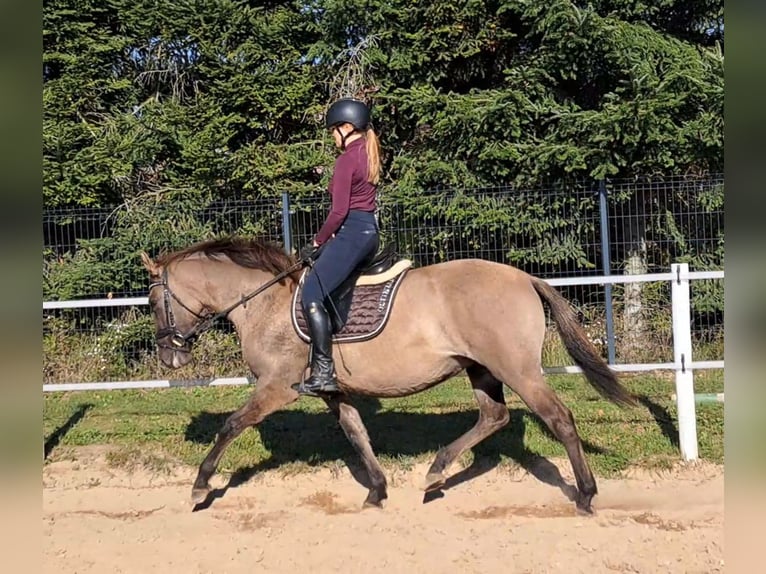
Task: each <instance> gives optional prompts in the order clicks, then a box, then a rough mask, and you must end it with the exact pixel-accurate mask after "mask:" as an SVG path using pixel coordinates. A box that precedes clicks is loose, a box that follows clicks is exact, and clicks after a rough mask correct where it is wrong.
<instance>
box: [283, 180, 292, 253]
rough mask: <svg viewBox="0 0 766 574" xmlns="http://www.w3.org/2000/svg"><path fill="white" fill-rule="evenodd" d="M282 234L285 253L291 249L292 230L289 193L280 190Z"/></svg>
mask: <svg viewBox="0 0 766 574" xmlns="http://www.w3.org/2000/svg"><path fill="white" fill-rule="evenodd" d="M282 235H284V238H285V239H284V246H285V253H287V254H288V255H290V253H291V252H292V250H293V231H292V228H291V226H290V194H289V193H287V192H286V191H283V192H282Z"/></svg>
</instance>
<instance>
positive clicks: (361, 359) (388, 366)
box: [141, 236, 637, 515]
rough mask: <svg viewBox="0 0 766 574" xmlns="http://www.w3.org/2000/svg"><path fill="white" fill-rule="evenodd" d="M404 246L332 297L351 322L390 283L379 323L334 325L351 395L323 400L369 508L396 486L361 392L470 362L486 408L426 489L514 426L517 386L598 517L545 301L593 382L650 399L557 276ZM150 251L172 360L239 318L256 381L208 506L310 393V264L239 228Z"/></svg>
mask: <svg viewBox="0 0 766 574" xmlns="http://www.w3.org/2000/svg"><path fill="white" fill-rule="evenodd" d="M379 255H380V254H379ZM393 255H394V257H393V258H392V257H391V253H389V254H388V260H385V259H386V258H385V257H382V256H381V257H377V258H376V259H375V260H374V261H373V262H366V263H365V265H366V266H360V267H359V268H358V269H357V271H356V272H355V274H353V275H352V277H351V278H350V279H349V281H348V282H347V285H346V286H345V294H338V293H334V294H333V295H332V297H331V302H334V303H335V304H336V305H335V306H334V307H336V306H339V305H342V304H344V301H345V310H346V313H345V321H346V322H345V323H344V322H343V321H340V322H339V323H338V326H337V328H338V329H346V327H348V326H349V325H351V326H353V319H354V317H355V314H357V313H361V311H359V309H361V308H362V307H365V305H364V304H359V305H356V304H355V303H354V301H355V300H356V299H358V298H359V297H362V298H364V296H365V292H364V291H363V290H364V289H370V288H374V287H378V295H380V297H378V295H376V296H375V298H374V301H373V305H372V307H376V309H377V311H382V312H383V313H384V319H383V321H382V322H380V321H379V322H378V323H376V326H375V328H374V329H373V328H368V329H367V330H366V331H365V330H362V331H361V332H359V331H358V330H357V332H351V335H353V336H350V337H348V338H346V339H343V337H341V335H342V330H341V331H337V332H336V333H335V335H334V337H336V339H335V344H334V345H333V353H334V359H335V365H336V372H337V378H338V381H339V386H340V388H341V391H342V392H341V393H336V394H331V395H330V394H328V395H322V396H321V397H320V398H321V400H323V401H324V402H325V403H326V405H327V407H328V408H329V409H330V411H331V412H332V413H333V414H334V416H335V417H336V419H337V421H338V422H339V425H340V427H341V428H342V430H343V431H344V433H345V435H346V436H347V438H348V440H349V441H350V443H351V444H352V445H353V447H354V449H355V451H356V453H357V454H358V456H359V457H360V458H361V461H362V463H363V466H364V468H365V470H366V472H367V475H368V478H369V481H368V483H367V484H368V493H367V497H366V498H365V500H364V503H363V507H382V506H383V502H384V500H386V499H387V497H388V492H387V482H386V476H385V473H384V471H383V469H382V468H381V465H380V463H379V462H378V460H377V458H376V455H375V453H374V451H373V448H372V445H371V443H370V438H369V436H368V433H367V429H366V428H365V425H364V423H363V421H362V418H361V417H360V415H359V412H358V410H357V409H356V408H355V407H354V405H353V402H352V397H353V396H363V397H378V398H392V397H404V396H407V395H412V394H414V393H419V392H422V391H424V390H426V389H429V388H431V387H433V386H435V385H438V384H440V383H442V382H444V381H446V380H448V379H450V378H452V377H454V376H456V375H457V374H459V373H460V372H462V371H465V374H466V375H467V378H468V380H469V382H470V385H471V387H472V388H473V392H474V395H475V398H476V401H477V403H478V406H479V417H478V421H477V422H476V423H475V425H474V426H473V427H472V428H471V429H470V430H468V431H467V432H465V433H464V434H463V435H461V436H459V437H458V438H457V439H456V440H454V441H453V442H452V443H450V444H448V445H446V446H444V447H443V448H441V449H440V450H439V451H438V452H437V454H436V456H435V459H434V460H433V463H432V464H431V466H430V467H429V469H428V471H427V474H426V478H425V484H424V486H423V489H424V490H425V491H426V492H430V491H437V490H440V489H441V488H442V487H443V486H444V485H445V482H446V477H445V472H446V471H447V469H448V468H449V466H450V465H451V464H452V463H453V462H454V461H455V460H456V459H457V458H458V457H459V456H460V455H461V454H462V453H463V452H465V451H466V450H467V449H469V448H472V447H474V446H476V445H477V444H478V443H480V442H481V441H482V440H484V439H486V438H487V437H489V436H490V435H492V434H493V433H495V432H497V431H499V430H500V429H501V428H503V427H504V426H505V425H507V424H508V422H509V420H510V414H509V410H508V407H507V405H506V403H505V398H504V387H507V388H508V389H510V390H511V391H512V392H515V393H516V394H517V395H518V396H519V397H520V398H521V400H522V401H523V402H524V403H525V404H526V406H527V407H528V408H529V409H530V410H531V411H532V412H533V413H535V414H536V415H537V416H538V417H539V418H540V419H541V420H542V421H543V422H544V423H545V424H546V425H547V426H548V428H549V429H550V430H551V432H552V433H553V435H554V436H555V437H556V438H557V439H558V440H559V441H560V442H561V443H562V444H563V445H564V447H565V449H566V452H567V456H568V458H569V461H570V463H571V465H572V469H573V472H574V475H575V481H576V485H577V493H576V494H575V495H574V497H573V498H574V502H575V505H576V510H577V512H579V513H581V514H586V515H587V514H592V513H593V509H592V499H593V497H594V496H595V495H596V494H597V492H598V489H597V485H596V480H595V478H594V476H593V473H592V472H591V469H590V467H589V465H588V463H587V461H586V458H585V453H584V451H583V446H582V442H581V440H580V437H579V435H578V431H577V428H576V424H575V420H574V417H573V416H572V413H571V411H570V410H569V409H568V408H567V407H566V406H565V405H564V404H563V403H562V401H561V400H560V399H559V397H558V396H557V395H556V393H555V392H554V391H553V389H552V388H551V387H550V386H549V385H548V384H547V382H546V381H545V378H544V376H543V370H542V346H543V338H544V336H545V331H546V315H545V309H544V306H543V303H546V304H547V305H548V307H549V308H550V311H551V315H552V318H553V320H554V322H555V324H556V326H557V329H558V332H559V335H560V336H561V338H562V340H563V343H564V345H565V347H566V349H567V352H568V353H569V355H570V356H571V357H572V359H573V360H574V361H575V363H576V364H577V365H578V366H579V367H580V368H581V369H582V371H583V373H584V375H585V378H586V379H587V380H588V382H589V383H590V384H591V385H592V386H593V388H594V389H595V390H596V391H597V392H598V393H600V395H601V396H603V397H604V398H606V399H607V400H609V401H611V402H613V403H615V404H617V405H619V406H620V407H622V408H627V407H630V406H635V405H636V404H637V401H636V398H635V397H634V396H633V395H632V394H631V393H630V392H628V390H627V389H626V388H624V387H623V386H622V385H621V383H620V382H619V380H618V378H617V376H616V373H615V372H614V371H613V370H612V369H610V368H609V365H608V364H607V363H606V362H605V361H604V359H603V358H602V357H601V356H600V355H599V353H598V352H597V350H596V349H595V347H594V346H593V345H592V343H591V342H590V341H589V340H588V338H587V337H586V335H585V333H584V331H583V328H582V327H581V325H580V324H579V322H578V320H577V316H576V314H575V313H574V311H573V309H572V307H571V306H570V304H569V302H568V301H567V300H566V299H565V298H564V297H563V296H562V295H561V294H560V293H559V292H558V291H557V290H556V289H555V288H553V287H552V286H550V285H549V284H548V283H546V282H545V281H544V280H542V279H540V278H537V277H534V276H533V275H530V274H528V273H526V272H524V271H522V270H520V269H517V268H515V267H513V266H510V265H506V264H501V263H495V262H491V261H486V260H482V259H457V260H451V261H446V262H440V263H435V264H430V265H424V266H420V267H418V266H414V265H412V262H411V261H409V260H407V259H403V258H401V257H398V258H397V256H396V254H395V253H394V254H393ZM141 260H142V263H143V266H144V267H145V269H146V271H148V273H149V288H148V292H149V295H148V298H149V303H150V306H151V313H152V316H153V318H154V323H155V327H156V334H155V337H156V344H157V353H158V355H159V358H160V360H161V362H162V363H163V364H164V365H165V366H167V367H170V368H179V367H182V366H183V365H186V364H188V363H189V362H190V361H191V360H192V350H193V344H194V341H195V340H196V337H197V335H199V334H200V333H201V332H203V331H204V330H206V329H207V328H209V327H210V326H211V325H212V324H213V323H214V322H215V321H217V320H218V319H221V318H226V319H228V320H229V321H230V322H231V323H232V324H233V326H234V328H235V330H236V332H237V334H238V338H239V341H240V345H241V350H242V354H243V358H244V361H245V362H246V364H247V365H248V367H249V368H250V370H251V371H252V374H253V375H254V377H255V378H256V379H257V383H256V385H255V389H254V391H253V392H252V394H251V395H250V397H249V399H248V400H247V402H246V403H245V404H244V405H243V406H242V407H241V408H239V409H238V410H236V411H234V412H233V413H232V414H231V415H230V416H229V417H228V418H227V419H226V421H225V422H224V424H223V425H222V427H221V429H220V431H219V432H218V434H217V437H216V441H215V443H214V445H213V446H212V448H211V449H210V451H209V452H208V454H207V455H206V457H205V459H204V460H203V462H202V463H201V464H200V466H199V469H198V473H197V477H196V479H195V481H194V484H193V487H192V502H193V503H195V504H202V503H204V502H205V501H206V500H207V498H208V497H209V495H210V487H209V481H210V478H211V477H212V475H213V474H214V473H215V472H216V470H217V466H218V463H219V461H220V459H221V457H222V455H223V453H224V451H225V449H226V448H227V446H228V445H229V444H230V443H231V442H232V441H233V440H235V438H236V437H237V436H238V435H239V434H240V433H242V432H243V431H244V430H245V429H247V428H248V427H250V426H253V427H255V426H257V425H258V424H259V423H260V422H262V421H263V420H264V419H265V418H266V417H267V416H269V415H270V414H271V413H273V412H275V411H277V410H279V409H281V408H283V407H285V406H287V405H289V404H290V403H292V402H294V401H296V400H297V399H298V398H299V396H300V395H299V394H298V393H297V392H296V390H294V388H293V386H294V385H295V384H296V383H297V382H299V381H300V380H301V378H302V377H304V376H305V375H306V371H307V363H308V361H307V355H308V340H307V339H306V336H305V333H302V332H301V329H300V321H299V320H297V319H296V308H297V307H299V304H296V301H298V300H299V299H297V293H298V290H299V289H300V286H301V282H302V274H303V273H304V272H305V271H306V269H305V262H302V261H300V260H299V258H298V257H295V256H293V255H290V254H287V253H285V251H284V249H283V248H282V247H280V245H279V244H277V243H274V242H268V241H265V240H260V239H257V238H244V237H238V236H229V237H223V238H216V239H210V240H206V241H200V242H198V243H195V244H193V245H190V246H188V247H186V248H183V249H181V250H178V251H174V252H169V253H162V254H160V255H159V256H158V257H157V258H156V260H154V259H152V258H151V257H150V256H149V255H148V254H147V253H146V252H145V251H142V252H141ZM375 265H377V268H376V267H375ZM397 265H398V266H399V267H398V268H397ZM386 274H388V275H386ZM349 282H350V283H349ZM381 286H382V288H381ZM339 289H340V288H339ZM349 293H350V295H349ZM380 293H383V294H382V295H381V294H380ZM386 298H387V299H386ZM348 301H352V303H351V304H350V305H349V303H348ZM363 303H364V302H363ZM360 305H361V307H360ZM366 307H370V305H369V301H368V302H367V304H366ZM336 310H337V309H336ZM339 313H340V312H339ZM340 314H342V313H340ZM344 325H345V326H344ZM346 330H348V329H346ZM360 333H361V334H360ZM312 400H313V399H312Z"/></svg>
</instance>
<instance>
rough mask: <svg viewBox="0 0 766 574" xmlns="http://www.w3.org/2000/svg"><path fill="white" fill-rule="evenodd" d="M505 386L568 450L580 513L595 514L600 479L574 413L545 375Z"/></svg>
mask: <svg viewBox="0 0 766 574" xmlns="http://www.w3.org/2000/svg"><path fill="white" fill-rule="evenodd" d="M505 383H506V384H507V385H508V386H509V387H510V388H511V389H512V390H513V391H514V392H516V393H517V394H518V395H519V397H521V400H523V401H524V402H525V403H526V405H527V406H528V407H529V408H530V410H531V411H532V412H534V413H535V414H536V415H537V416H539V417H540V418H541V419H542V420H543V422H545V424H546V425H548V428H549V429H551V432H552V433H553V434H554V435H555V436H556V438H557V439H558V440H559V441H561V443H562V444H563V445H564V448H566V451H567V456H569V461H570V463H571V464H572V470H573V471H574V475H575V480H576V481H577V489H578V491H579V492H578V497H577V501H576V504H577V509H578V510H579V511H581V512H585V513H589V514H590V513H592V512H593V511H592V509H591V501H592V499H593V497H594V496H595V495H596V494H597V492H598V489H597V488H596V479H595V478H594V477H593V473H592V472H591V470H590V467H589V466H588V463H587V461H586V460H585V452H584V451H583V447H582V441H581V440H580V435H579V434H578V433H577V427H576V425H575V421H574V417H573V416H572V412H571V411H570V410H569V409H568V408H567V407H566V406H565V405H564V403H562V402H561V399H559V397H558V396H557V395H556V393H555V392H554V391H553V389H551V388H550V386H548V384H547V383H546V382H545V379H544V378H543V375H542V373H541V372H540V371H539V368H538V369H535V371H534V374H531V375H530V374H528V373H527V374H525V376H521V375H518V376H516V377H508V378H506V379H505Z"/></svg>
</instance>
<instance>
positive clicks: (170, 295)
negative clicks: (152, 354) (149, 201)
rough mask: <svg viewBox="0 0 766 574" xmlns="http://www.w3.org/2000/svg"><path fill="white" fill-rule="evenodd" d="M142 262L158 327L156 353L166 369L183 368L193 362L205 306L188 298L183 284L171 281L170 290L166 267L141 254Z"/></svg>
mask: <svg viewBox="0 0 766 574" xmlns="http://www.w3.org/2000/svg"><path fill="white" fill-rule="evenodd" d="M141 261H142V262H143V264H144V267H145V268H146V270H147V271H148V272H149V281H150V283H149V305H150V307H151V309H152V316H153V317H154V323H155V325H156V327H157V331H156V339H157V353H158V354H159V357H160V360H161V361H162V363H163V364H164V365H165V366H168V367H172V368H174V369H177V368H180V367H183V366H184V365H186V364H187V363H189V362H190V361H191V360H192V354H191V350H192V345H193V342H194V338H195V337H194V336H193V335H194V333H195V332H196V331H195V329H196V328H197V326H198V325H200V323H201V322H202V321H204V319H205V315H203V312H204V306H203V305H202V303H201V302H200V301H198V300H197V299H196V298H195V297H192V296H191V295H189V294H188V292H187V290H186V289H185V287H184V284H183V282H182V281H180V280H177V281H173V287H172V289H171V285H170V283H171V281H170V280H169V273H168V267H167V266H163V265H160V264H158V263H157V262H155V261H154V260H152V258H151V257H149V255H147V254H146V253H144V252H142V253H141ZM174 278H175V276H174ZM190 334H191V335H192V336H190Z"/></svg>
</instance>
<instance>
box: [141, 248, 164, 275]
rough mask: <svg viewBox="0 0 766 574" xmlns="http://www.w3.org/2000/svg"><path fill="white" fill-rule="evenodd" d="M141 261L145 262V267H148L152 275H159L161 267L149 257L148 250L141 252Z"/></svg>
mask: <svg viewBox="0 0 766 574" xmlns="http://www.w3.org/2000/svg"><path fill="white" fill-rule="evenodd" d="M141 262H142V263H143V264H144V267H146V270H147V271H148V272H149V273H151V274H152V275H159V274H160V273H159V269H160V268H159V267H158V266H157V264H156V263H155V262H154V261H152V258H151V257H149V255H148V254H147V253H146V251H142V252H141Z"/></svg>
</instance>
